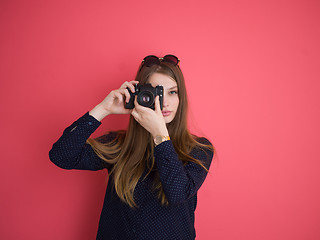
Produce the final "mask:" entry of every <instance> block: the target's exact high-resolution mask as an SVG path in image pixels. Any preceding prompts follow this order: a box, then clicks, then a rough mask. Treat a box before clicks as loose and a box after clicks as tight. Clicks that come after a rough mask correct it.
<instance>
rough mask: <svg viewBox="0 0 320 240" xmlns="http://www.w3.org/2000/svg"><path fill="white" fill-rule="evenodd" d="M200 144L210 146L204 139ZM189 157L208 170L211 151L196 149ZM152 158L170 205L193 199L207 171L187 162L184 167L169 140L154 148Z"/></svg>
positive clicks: (211, 155) (211, 156)
mask: <svg viewBox="0 0 320 240" xmlns="http://www.w3.org/2000/svg"><path fill="white" fill-rule="evenodd" d="M200 142H201V143H204V144H210V145H212V144H211V143H210V142H209V140H207V139H206V138H201V139H200ZM190 156H192V157H194V158H195V159H198V160H200V161H201V162H202V163H203V164H204V165H205V166H206V168H207V169H209V168H210V165H211V161H212V158H213V151H211V150H209V149H206V148H199V147H198V148H194V149H193V150H192V151H191V153H190ZM154 157H155V161H156V165H157V169H158V172H159V176H160V181H161V183H162V187H163V191H164V193H165V195H166V197H167V199H168V202H169V203H171V204H177V203H182V202H185V201H186V200H187V199H189V198H191V197H193V196H194V195H195V194H196V193H197V191H198V190H199V188H200V187H201V185H202V183H203V182H204V180H205V178H206V176H207V171H206V170H205V169H203V168H202V167H201V166H200V165H198V164H196V163H193V162H189V163H188V164H187V165H185V166H184V165H183V163H182V161H180V160H179V157H178V154H177V153H176V151H175V149H174V147H173V144H172V141H170V140H169V141H165V142H162V143H161V144H159V145H157V146H156V147H155V149H154Z"/></svg>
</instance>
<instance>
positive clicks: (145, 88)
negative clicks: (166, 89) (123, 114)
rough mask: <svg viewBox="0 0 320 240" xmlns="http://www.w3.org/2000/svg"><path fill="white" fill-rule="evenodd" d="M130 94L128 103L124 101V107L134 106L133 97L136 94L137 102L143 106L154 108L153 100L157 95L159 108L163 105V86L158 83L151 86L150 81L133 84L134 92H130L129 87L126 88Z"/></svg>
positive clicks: (130, 107) (131, 107)
mask: <svg viewBox="0 0 320 240" xmlns="http://www.w3.org/2000/svg"><path fill="white" fill-rule="evenodd" d="M127 89H128V91H129V94H130V100H129V102H128V103H125V105H124V108H127V109H133V108H134V99H135V96H137V102H138V103H139V104H140V105H141V106H144V107H148V108H151V109H153V110H155V105H154V100H155V98H156V96H157V95H158V96H159V100H160V108H161V110H162V107H163V87H162V86H160V85H158V86H156V87H152V85H151V84H150V83H146V84H143V85H142V84H135V88H134V90H135V92H134V93H132V92H131V91H130V89H129V88H127Z"/></svg>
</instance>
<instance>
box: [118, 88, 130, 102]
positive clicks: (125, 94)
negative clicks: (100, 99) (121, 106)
mask: <svg viewBox="0 0 320 240" xmlns="http://www.w3.org/2000/svg"><path fill="white" fill-rule="evenodd" d="M119 91H120V92H121V93H122V94H123V95H124V96H125V98H126V102H127V103H128V102H129V100H130V93H129V91H128V89H119Z"/></svg>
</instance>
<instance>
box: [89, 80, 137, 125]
mask: <svg viewBox="0 0 320 240" xmlns="http://www.w3.org/2000/svg"><path fill="white" fill-rule="evenodd" d="M138 83H139V82H138V81H130V82H124V83H123V84H122V85H121V87H120V88H119V89H116V90H113V91H111V92H110V93H109V94H108V96H106V98H105V99H103V101H102V102H101V103H99V104H98V105H97V106H95V107H94V108H93V109H92V110H91V111H90V112H89V114H90V115H92V116H94V117H95V118H96V119H97V120H99V121H101V120H102V119H103V118H104V117H106V116H108V115H109V114H130V113H131V112H132V109H126V108H125V107H124V104H125V103H124V99H125V101H126V102H129V99H130V94H129V91H128V89H127V87H128V88H129V89H130V91H131V92H134V91H135V90H134V89H135V87H134V84H138Z"/></svg>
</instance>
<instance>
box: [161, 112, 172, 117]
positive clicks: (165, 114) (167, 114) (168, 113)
mask: <svg viewBox="0 0 320 240" xmlns="http://www.w3.org/2000/svg"><path fill="white" fill-rule="evenodd" d="M170 114H171V111H162V116H164V117H167V116H169V115H170Z"/></svg>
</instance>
